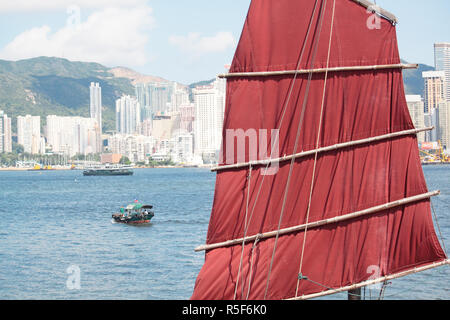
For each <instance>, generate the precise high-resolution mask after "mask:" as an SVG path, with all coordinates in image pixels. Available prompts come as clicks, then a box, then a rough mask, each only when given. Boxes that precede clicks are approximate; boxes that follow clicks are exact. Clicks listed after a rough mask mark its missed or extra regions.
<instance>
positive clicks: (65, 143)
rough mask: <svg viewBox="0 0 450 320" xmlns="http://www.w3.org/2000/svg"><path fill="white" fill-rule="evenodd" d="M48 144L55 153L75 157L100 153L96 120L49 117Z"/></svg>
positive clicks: (47, 127) (47, 128)
mask: <svg viewBox="0 0 450 320" xmlns="http://www.w3.org/2000/svg"><path fill="white" fill-rule="evenodd" d="M46 137H47V144H48V145H49V146H51V148H52V151H53V152H54V153H63V154H66V155H69V156H71V157H73V156H74V155H76V154H83V155H87V154H92V153H99V152H101V151H102V150H101V149H98V146H99V145H101V141H98V140H99V137H100V135H99V126H98V123H97V120H96V119H94V118H82V117H59V116H55V115H49V116H47V126H46Z"/></svg>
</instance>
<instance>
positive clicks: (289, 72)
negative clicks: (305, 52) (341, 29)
mask: <svg viewBox="0 0 450 320" xmlns="http://www.w3.org/2000/svg"><path fill="white" fill-rule="evenodd" d="M418 67H419V65H418V64H405V63H400V64H386V65H376V66H359V67H358V66H353V67H336V68H319V69H307V70H286V71H268V72H263V71H261V72H235V73H226V74H220V75H219V78H233V77H265V76H285V75H298V74H310V73H324V72H338V71H370V70H383V69H396V68H399V69H417V68H418Z"/></svg>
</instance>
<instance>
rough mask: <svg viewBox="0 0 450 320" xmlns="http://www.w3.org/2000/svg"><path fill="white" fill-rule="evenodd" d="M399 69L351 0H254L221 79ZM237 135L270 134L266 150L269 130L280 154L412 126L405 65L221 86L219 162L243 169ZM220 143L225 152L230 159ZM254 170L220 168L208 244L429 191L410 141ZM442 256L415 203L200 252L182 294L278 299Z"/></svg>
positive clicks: (381, 24)
mask: <svg viewBox="0 0 450 320" xmlns="http://www.w3.org/2000/svg"><path fill="white" fill-rule="evenodd" d="M330 39H331V40H330ZM330 41H331V42H330ZM300 58H301V61H299V59H300ZM396 64H400V58H399V53H398V47H397V38H396V31H395V26H394V25H393V24H392V23H391V22H390V21H388V20H387V19H384V18H379V16H376V15H374V14H373V13H372V12H368V11H367V10H366V8H365V7H364V6H362V5H360V4H358V3H356V2H355V1H353V0H328V1H327V0H317V1H316V0H302V1H293V0H276V1H274V0H253V1H252V3H251V6H250V9H249V13H248V16H247V19H246V23H245V26H244V29H243V32H242V36H241V39H240V42H239V45H238V48H237V51H236V54H235V57H234V60H233V64H232V66H231V69H230V73H242V72H246V73H247V72H248V73H254V72H271V71H286V70H298V69H317V68H339V67H355V69H358V68H359V67H363V66H380V65H396ZM325 79H326V80H325ZM325 83H326V84H325ZM323 97H324V98H323ZM322 106H323V112H321V110H322ZM299 124H300V126H301V128H300V130H299V129H298V128H299ZM319 125H320V130H319ZM238 129H242V130H243V132H247V133H248V132H252V130H253V131H255V132H258V133H260V132H268V138H267V139H268V144H267V145H268V147H267V153H268V154H269V155H270V154H271V153H273V150H271V142H273V139H271V138H270V132H271V130H272V129H279V151H278V156H279V157H283V156H285V155H292V154H295V153H299V152H302V151H308V150H315V149H317V148H322V147H326V146H332V145H335V144H338V143H345V142H351V141H356V140H361V139H366V138H370V137H378V136H382V135H387V134H390V133H395V132H402V131H406V130H411V129H414V126H413V124H412V121H411V118H410V116H409V112H408V109H407V105H406V100H405V95H404V88H403V79H402V70H401V68H398V67H392V68H387V69H379V70H359V69H358V70H341V71H333V72H328V73H327V74H326V73H324V72H318V73H299V74H295V75H294V74H285V75H276V74H274V75H270V74H268V75H261V76H245V75H243V76H236V77H230V78H229V79H228V82H227V101H226V110H225V119H224V133H223V147H222V149H223V150H222V152H223V164H230V163H238V162H242V160H244V161H250V160H254V159H251V157H252V154H251V152H250V150H251V149H252V148H251V147H252V146H250V147H249V146H248V145H247V147H246V157H245V159H241V160H240V159H239V157H238V147H235V146H234V145H230V141H231V140H230V141H227V132H228V131H229V130H238ZM227 130H228V131H227ZM264 130H266V131H264ZM235 132H236V131H235ZM297 132H299V133H300V134H299V135H298V136H297ZM259 138H261V137H260V136H259ZM297 138H298V139H297ZM247 140H249V138H248V137H247ZM296 140H298V141H297V144H296ZM235 141H236V140H235ZM317 141H318V144H317ZM227 148H233V150H234V151H236V152H234V155H232V158H231V159H230V156H229V154H230V153H228V152H226V151H227ZM261 148H262V147H259V151H261V150H260V149H261ZM228 150H229V149H228ZM262 151H266V150H262ZM274 156H276V155H274V154H272V157H274ZM265 168H266V167H265V166H262V165H259V166H254V167H252V168H251V169H250V165H249V166H246V167H241V168H236V169H225V170H220V171H218V173H217V181H216V190H215V197H214V205H213V209H212V213H211V220H210V225H209V229H208V235H207V242H206V243H207V244H216V243H220V242H224V241H228V240H233V239H240V238H243V237H245V236H252V235H257V234H262V233H265V232H271V231H277V230H280V229H283V228H289V227H293V226H298V225H302V224H307V223H311V222H315V221H321V220H324V219H328V218H335V217H340V216H343V215H346V214H349V213H353V212H358V211H361V210H365V209H368V208H373V207H376V206H380V205H384V204H387V203H391V202H393V201H396V200H400V199H405V198H409V197H413V196H416V195H421V194H424V193H427V192H428V190H427V186H426V182H425V179H424V176H423V172H422V168H421V165H420V160H419V152H418V147H417V140H416V136H415V135H403V136H398V137H393V138H389V139H384V140H381V141H375V142H371V143H369V142H368V143H364V144H360V145H356V146H350V147H347V148H341V149H337V150H334V151H328V152H323V153H318V154H317V159H316V158H315V155H314V154H312V155H309V156H306V157H301V158H298V159H296V160H295V161H294V162H293V164H292V170H291V161H281V162H280V163H279V169H278V170H277V172H276V174H272V175H264V172H265ZM313 175H314V176H313ZM287 185H288V187H287V188H286V186H287ZM311 185H312V188H311ZM311 191H312V192H311ZM286 193H287V194H286ZM285 196H286V198H285ZM283 203H285V204H284V205H283ZM308 208H309V209H308ZM281 216H282V217H281ZM280 217H281V218H280ZM246 219H247V225H248V228H247V230H245V225H246ZM280 220H281V221H280ZM245 231H246V232H245ZM305 232H306V236H305ZM445 259H446V256H445V253H444V252H443V250H442V249H441V246H440V244H439V241H438V239H437V237H436V233H435V231H434V227H433V222H432V219H431V212H430V199H429V198H426V199H423V200H420V201H415V202H412V203H408V204H405V205H401V206H396V207H393V208H390V209H386V210H383V211H379V212H376V213H373V214H370V215H364V216H361V217H355V218H353V219H349V220H345V221H341V222H338V223H331V224H325V225H323V226H321V227H317V228H315V227H311V228H309V229H307V230H300V231H297V232H293V233H289V234H283V235H280V236H279V237H278V238H277V237H269V238H265V239H261V240H260V241H256V242H255V241H251V242H246V243H245V245H244V246H243V244H242V243H239V244H234V245H230V246H221V247H219V248H215V249H210V250H208V251H207V252H206V257H205V263H204V266H203V268H202V270H201V271H200V274H199V275H198V278H197V281H196V284H195V289H194V293H193V295H192V299H225V300H227V299H287V298H293V297H298V296H303V295H308V294H312V293H317V292H322V291H326V290H329V289H330V288H342V287H346V286H349V285H353V284H358V283H361V282H363V281H365V280H368V279H373V278H374V277H375V276H376V277H383V276H387V275H391V274H394V273H398V272H401V271H405V270H410V269H412V268H414V267H419V266H425V265H427V264H430V263H433V262H439V261H444V260H445ZM299 273H301V275H300V277H299Z"/></svg>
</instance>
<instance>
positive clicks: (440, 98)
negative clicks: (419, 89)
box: [422, 71, 446, 113]
mask: <svg viewBox="0 0 450 320" xmlns="http://www.w3.org/2000/svg"><path fill="white" fill-rule="evenodd" d="M422 77H423V79H424V81H425V90H424V91H425V92H424V103H425V112H426V113H431V112H432V110H433V109H437V108H439V104H440V103H441V102H444V101H445V99H446V94H445V86H446V84H445V72H444V71H426V72H423V73H422Z"/></svg>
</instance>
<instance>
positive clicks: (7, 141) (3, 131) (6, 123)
mask: <svg viewBox="0 0 450 320" xmlns="http://www.w3.org/2000/svg"><path fill="white" fill-rule="evenodd" d="M11 136H12V134H11V118H9V117H8V116H7V115H6V114H5V113H4V112H3V111H2V110H0V153H3V152H12V139H11Z"/></svg>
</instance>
